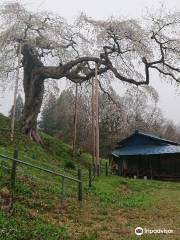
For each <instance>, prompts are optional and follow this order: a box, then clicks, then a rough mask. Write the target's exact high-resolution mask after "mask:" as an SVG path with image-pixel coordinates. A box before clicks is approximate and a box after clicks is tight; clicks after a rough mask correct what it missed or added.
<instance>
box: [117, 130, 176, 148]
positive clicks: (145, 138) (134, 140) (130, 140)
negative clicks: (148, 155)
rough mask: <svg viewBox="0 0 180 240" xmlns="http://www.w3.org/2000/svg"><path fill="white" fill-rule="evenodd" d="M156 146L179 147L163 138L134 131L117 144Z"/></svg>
mask: <svg viewBox="0 0 180 240" xmlns="http://www.w3.org/2000/svg"><path fill="white" fill-rule="evenodd" d="M153 144H154V145H156V144H160V145H162V144H172V145H179V144H178V143H177V142H173V141H170V140H167V139H164V138H160V137H158V136H155V135H152V134H147V133H144V132H140V131H137V130H136V131H135V132H134V133H133V134H132V135H130V136H129V137H127V138H125V139H123V140H122V141H120V142H118V145H129V146H130V145H153Z"/></svg>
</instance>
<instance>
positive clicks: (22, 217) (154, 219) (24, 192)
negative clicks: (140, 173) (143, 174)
mask: <svg viewBox="0 0 180 240" xmlns="http://www.w3.org/2000/svg"><path fill="white" fill-rule="evenodd" d="M9 124H10V122H9V119H8V118H6V117H3V116H0V126H1V128H8V126H9ZM16 131H18V126H17V129H16ZM42 137H43V139H44V142H45V145H44V147H42V146H40V145H37V144H36V143H34V142H32V141H29V140H28V139H26V137H25V136H24V135H22V134H20V132H18V134H17V135H16V141H15V144H11V142H10V141H9V134H8V133H7V131H6V132H5V131H3V130H1V135H0V154H5V155H8V156H12V154H13V150H14V148H15V147H16V148H18V149H19V158H20V159H21V160H24V161H26V162H30V163H33V164H35V165H38V166H42V167H44V168H48V169H51V170H54V171H57V172H62V173H65V174H67V175H70V176H73V177H77V169H78V168H81V169H82V175H83V185H84V191H83V202H82V203H79V202H78V201H77V184H76V183H75V184H74V183H72V182H71V181H68V180H65V196H64V200H63V202H61V198H60V192H61V179H60V178H59V177H54V176H53V175H51V174H48V173H44V172H40V171H39V170H36V169H31V168H27V167H25V166H22V165H20V164H18V166H17V179H16V188H15V196H14V198H15V204H14V212H13V214H12V215H11V216H9V213H8V212H7V209H6V205H7V204H8V201H10V199H11V193H10V174H11V171H10V170H11V162H9V161H7V160H3V159H2V158H0V206H1V211H0V240H47V239H48V240H104V239H107V240H121V239H122V240H125V239H129V240H133V239H139V237H137V236H135V234H134V229H135V228H136V227H137V226H141V227H146V228H149V229H157V228H161V229H164V228H165V229H172V230H174V234H169V235H168V234H167V235H152V234H151V235H150V234H149V235H147V234H145V235H144V236H141V239H163V240H164V239H172V240H176V239H177V240H178V239H179V236H180V231H179V229H180V183H173V182H160V181H153V180H152V181H151V180H149V181H145V180H133V179H126V178H121V177H117V176H108V177H105V176H104V175H105V174H104V173H102V176H101V177H99V178H95V179H94V181H93V186H92V187H91V189H89V188H88V177H87V175H88V172H87V166H88V164H89V163H90V161H91V157H90V155H89V154H87V153H82V154H79V153H77V154H76V156H75V158H74V159H73V158H72V153H71V147H70V146H68V145H66V144H65V143H63V142H62V141H60V140H58V139H55V138H53V137H50V136H48V135H45V134H42ZM72 159H73V160H72Z"/></svg>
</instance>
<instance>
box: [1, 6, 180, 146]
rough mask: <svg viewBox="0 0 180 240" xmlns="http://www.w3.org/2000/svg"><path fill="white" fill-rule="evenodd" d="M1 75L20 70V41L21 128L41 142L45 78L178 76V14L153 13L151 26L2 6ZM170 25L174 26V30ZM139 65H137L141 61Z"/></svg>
mask: <svg viewBox="0 0 180 240" xmlns="http://www.w3.org/2000/svg"><path fill="white" fill-rule="evenodd" d="M0 23H1V30H0V46H1V50H0V72H1V78H2V79H6V78H7V76H9V75H11V73H12V72H13V71H14V70H16V68H17V67H16V65H17V52H18V49H17V47H16V45H17V43H19V42H21V46H22V56H23V58H22V68H23V86H24V93H25V103H24V111H23V130H24V132H25V133H26V134H27V135H28V136H29V137H30V138H32V139H34V140H35V141H37V142H41V138H40V136H39V134H38V132H37V117H38V114H39V112H40V108H41V105H42V101H43V95H44V83H45V80H46V79H62V78H67V79H69V80H70V81H73V82H75V83H81V82H84V81H87V80H90V79H91V78H92V77H94V76H95V64H98V66H99V68H98V75H99V74H105V75H107V74H110V75H111V77H112V78H113V77H116V78H118V79H119V80H121V81H123V82H126V83H131V84H135V85H137V86H138V85H142V84H148V83H149V70H150V69H155V70H157V71H158V72H160V73H161V74H163V75H164V76H168V77H171V78H172V79H174V80H176V81H179V79H178V77H177V76H176V75H175V74H176V73H179V71H180V70H179V66H177V67H176V66H175V65H174V64H175V61H176V59H177V58H178V56H179V48H178V46H179V39H180V38H179V35H178V34H177V33H178V32H176V31H175V29H177V27H178V24H179V21H178V15H177V16H176V15H172V16H170V15H168V17H167V18H164V19H163V21H162V20H161V19H157V20H155V19H153V24H152V29H149V30H148V31H147V30H146V28H147V27H143V25H142V26H141V23H138V22H137V21H135V20H125V21H124V20H118V19H109V20H107V21H95V20H93V19H90V18H87V17H86V16H84V15H81V16H80V17H79V18H78V20H77V21H76V24H74V25H73V26H71V25H69V24H67V22H66V21H65V20H64V19H63V18H61V17H59V16H56V15H53V14H49V13H33V12H30V11H28V10H26V9H25V8H24V7H23V5H21V4H20V3H18V2H15V3H7V4H5V5H2V6H1V11H0ZM167 27H170V28H172V29H174V32H173V34H172V32H171V34H169V33H168V31H166V30H167V29H166V28H167ZM158 51H159V52H158ZM137 66H138V67H137Z"/></svg>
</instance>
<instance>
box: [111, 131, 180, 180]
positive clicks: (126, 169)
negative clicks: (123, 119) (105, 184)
mask: <svg viewBox="0 0 180 240" xmlns="http://www.w3.org/2000/svg"><path fill="white" fill-rule="evenodd" d="M110 161H111V169H112V172H113V173H114V174H117V175H120V176H128V177H137V178H144V177H147V178H149V179H180V144H178V143H176V142H173V141H169V140H166V139H162V138H159V137H157V136H154V135H150V134H146V133H143V132H139V131H135V133H134V134H132V135H130V136H129V137H127V138H126V139H124V140H122V141H120V142H118V146H117V147H116V148H115V149H114V150H113V151H112V153H111V160H110Z"/></svg>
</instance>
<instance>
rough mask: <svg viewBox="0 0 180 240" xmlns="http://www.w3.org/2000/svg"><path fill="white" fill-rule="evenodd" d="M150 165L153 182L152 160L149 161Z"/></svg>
mask: <svg viewBox="0 0 180 240" xmlns="http://www.w3.org/2000/svg"><path fill="white" fill-rule="evenodd" d="M149 165H150V174H151V180H152V179H153V171H152V161H151V159H150V160H149Z"/></svg>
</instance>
